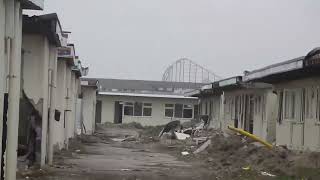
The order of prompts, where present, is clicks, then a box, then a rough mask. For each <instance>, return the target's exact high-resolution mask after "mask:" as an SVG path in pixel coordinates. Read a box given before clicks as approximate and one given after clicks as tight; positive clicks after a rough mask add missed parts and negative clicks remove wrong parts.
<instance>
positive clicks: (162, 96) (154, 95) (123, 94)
mask: <svg viewBox="0 0 320 180" xmlns="http://www.w3.org/2000/svg"><path fill="white" fill-rule="evenodd" d="M99 95H102V96H129V97H149V98H168V99H195V100H196V99H198V98H197V97H186V96H182V95H167V94H138V93H119V92H99Z"/></svg>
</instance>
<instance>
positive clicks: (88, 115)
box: [81, 86, 97, 134]
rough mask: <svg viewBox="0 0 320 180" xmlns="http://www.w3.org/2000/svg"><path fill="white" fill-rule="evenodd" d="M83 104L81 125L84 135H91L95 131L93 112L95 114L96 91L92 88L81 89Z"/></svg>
mask: <svg viewBox="0 0 320 180" xmlns="http://www.w3.org/2000/svg"><path fill="white" fill-rule="evenodd" d="M81 89H82V96H83V97H82V103H83V112H82V113H83V114H82V117H83V124H84V126H85V129H86V132H85V134H92V133H93V132H94V131H95V112H96V101H97V99H96V98H97V96H96V89H95V88H93V87H84V86H82V87H81Z"/></svg>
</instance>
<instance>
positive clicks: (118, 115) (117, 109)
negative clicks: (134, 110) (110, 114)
mask: <svg viewBox="0 0 320 180" xmlns="http://www.w3.org/2000/svg"><path fill="white" fill-rule="evenodd" d="M122 112H123V104H122V103H121V102H120V101H116V102H115V103H114V123H115V124H121V123H122Z"/></svg>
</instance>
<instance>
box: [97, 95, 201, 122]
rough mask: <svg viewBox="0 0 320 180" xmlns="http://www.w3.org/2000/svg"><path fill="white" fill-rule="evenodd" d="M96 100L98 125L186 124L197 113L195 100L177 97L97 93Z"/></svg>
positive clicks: (196, 99)
mask: <svg viewBox="0 0 320 180" xmlns="http://www.w3.org/2000/svg"><path fill="white" fill-rule="evenodd" d="M97 100H98V101H100V102H101V112H98V113H101V123H106V122H109V123H131V122H137V123H140V124H141V125H143V126H156V125H164V124H167V123H169V122H170V121H173V120H180V121H181V122H182V123H183V122H185V121H190V120H191V119H193V118H194V114H195V112H196V114H198V113H197V111H198V108H197V105H198V98H195V97H184V96H181V95H180V96H179V95H161V94H135V93H112V92H100V93H99V95H98V97H97ZM195 107H196V108H195Z"/></svg>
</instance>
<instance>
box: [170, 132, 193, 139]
mask: <svg viewBox="0 0 320 180" xmlns="http://www.w3.org/2000/svg"><path fill="white" fill-rule="evenodd" d="M174 134H175V136H176V138H177V139H178V140H186V139H187V138H190V135H189V134H184V133H178V132H174Z"/></svg>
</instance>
